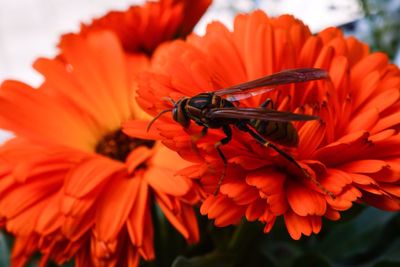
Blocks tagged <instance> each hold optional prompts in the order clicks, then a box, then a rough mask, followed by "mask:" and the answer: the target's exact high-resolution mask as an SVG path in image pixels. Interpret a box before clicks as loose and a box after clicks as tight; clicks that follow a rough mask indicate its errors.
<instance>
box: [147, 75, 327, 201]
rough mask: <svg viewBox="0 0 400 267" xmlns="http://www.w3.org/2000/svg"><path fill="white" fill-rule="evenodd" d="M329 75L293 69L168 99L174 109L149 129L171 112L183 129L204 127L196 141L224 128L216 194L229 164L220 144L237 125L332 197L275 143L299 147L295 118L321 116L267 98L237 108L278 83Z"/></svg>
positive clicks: (224, 141)
mask: <svg viewBox="0 0 400 267" xmlns="http://www.w3.org/2000/svg"><path fill="white" fill-rule="evenodd" d="M328 77H329V76H328V73H327V72H326V71H325V70H322V69H317V68H300V69H292V70H286V71H282V72H278V73H274V74H272V75H268V76H264V77H261V78H259V79H256V80H252V81H248V82H245V83H241V84H237V85H233V86H231V87H227V88H224V89H220V90H217V91H215V92H205V93H200V94H198V95H195V96H193V97H183V98H181V99H179V100H178V101H176V102H175V101H174V100H173V99H170V98H169V100H170V101H171V102H172V104H173V108H172V109H166V110H163V111H161V112H160V113H159V114H158V115H157V116H156V117H154V119H153V120H152V121H151V122H150V123H149V125H148V127H147V130H149V129H150V127H151V126H152V124H153V123H154V122H155V121H156V120H157V119H158V118H159V117H160V116H161V115H162V114H164V113H166V112H172V117H173V119H174V120H175V121H176V122H178V123H179V124H180V125H182V126H183V127H184V128H188V127H189V125H190V122H191V121H194V122H195V123H196V124H198V125H200V126H203V129H202V131H201V133H200V134H199V135H198V136H197V137H196V138H195V139H196V140H197V139H198V138H201V137H202V136H204V135H206V134H207V130H208V129H209V128H211V129H222V131H223V132H224V133H225V137H224V138H223V139H221V140H220V141H219V142H217V143H216V144H215V148H216V150H217V151H218V154H219V156H220V157H221V159H222V161H223V164H224V169H223V171H222V174H221V177H220V179H219V181H218V184H217V188H216V191H215V194H216V193H217V192H218V191H219V188H220V186H221V184H222V181H223V179H224V177H225V172H226V168H227V164H228V163H227V162H228V161H227V158H226V157H225V155H224V153H223V152H222V150H221V146H222V145H226V144H228V143H229V142H230V141H231V140H232V126H234V127H236V128H237V129H239V130H240V131H243V132H246V133H248V134H249V135H251V136H252V137H253V138H254V139H255V140H256V141H257V142H259V143H260V144H262V145H263V146H266V147H269V148H271V149H273V150H275V151H276V152H277V153H279V154H280V155H282V156H283V157H284V158H286V159H287V160H288V161H290V162H291V163H292V164H294V165H295V166H296V167H297V168H299V169H300V170H301V171H302V173H303V174H304V175H305V176H306V177H308V178H310V179H312V181H313V182H314V183H315V184H316V185H317V186H318V187H319V188H320V189H321V190H323V191H324V192H325V193H326V194H328V195H330V196H332V193H330V192H329V191H328V190H327V189H325V188H324V187H323V186H322V185H321V184H320V183H319V182H318V181H316V180H315V179H313V178H311V176H310V175H309V173H308V172H307V171H306V170H305V169H303V168H302V167H301V166H300V164H299V163H298V162H297V161H296V160H295V159H294V158H293V157H292V156H291V155H290V154H288V153H286V152H285V151H283V150H282V149H280V148H279V147H278V146H276V145H275V143H276V144H279V145H282V146H286V147H296V146H297V145H298V143H299V136H298V133H297V130H296V128H295V127H294V125H293V123H292V121H308V120H317V119H319V117H317V116H311V115H305V114H296V113H292V112H283V111H277V110H274V107H273V102H272V100H271V99H267V100H266V101H265V102H264V103H262V104H261V105H260V106H259V107H237V106H235V104H234V103H235V102H237V101H239V100H242V99H245V98H249V97H252V96H256V95H260V94H264V93H267V92H269V91H272V90H275V88H276V86H278V85H283V84H290V83H299V82H307V81H313V80H321V79H327V78H328Z"/></svg>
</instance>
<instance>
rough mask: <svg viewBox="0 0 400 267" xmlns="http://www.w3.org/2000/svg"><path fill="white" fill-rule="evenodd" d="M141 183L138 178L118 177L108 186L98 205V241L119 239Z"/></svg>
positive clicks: (96, 227)
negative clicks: (118, 236)
mask: <svg viewBox="0 0 400 267" xmlns="http://www.w3.org/2000/svg"><path fill="white" fill-rule="evenodd" d="M140 182H141V179H139V178H136V177H128V176H126V175H118V176H114V177H113V179H112V181H110V182H109V183H108V184H107V190H104V191H103V193H102V197H101V198H100V200H99V201H98V202H97V203H96V225H95V231H96V235H97V239H98V240H102V241H105V242H107V241H109V240H114V239H116V238H117V235H118V234H119V232H120V231H121V228H122V226H123V225H124V224H125V222H126V220H127V218H128V215H129V214H130V212H131V210H132V206H133V203H134V201H135V198H136V197H137V195H138V191H139V190H140V189H139V188H140ZM110 218H112V219H110Z"/></svg>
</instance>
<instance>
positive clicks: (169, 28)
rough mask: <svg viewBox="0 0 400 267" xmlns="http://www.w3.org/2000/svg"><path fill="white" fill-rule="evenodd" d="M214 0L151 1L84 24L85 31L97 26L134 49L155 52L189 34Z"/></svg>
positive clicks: (96, 28)
mask: <svg viewBox="0 0 400 267" xmlns="http://www.w3.org/2000/svg"><path fill="white" fill-rule="evenodd" d="M211 2H212V0H197V1H190V0H160V1H158V2H154V1H147V2H146V3H145V4H144V5H143V6H132V7H130V8H129V9H128V10H127V11H111V12H109V13H108V14H106V15H105V16H103V17H101V18H98V19H94V20H93V22H92V23H91V24H88V25H85V24H83V25H82V34H86V33H87V32H91V31H94V30H98V29H100V30H104V29H106V30H111V31H113V32H115V33H116V34H117V36H118V38H119V39H120V40H121V43H122V45H123V47H124V49H125V50H126V51H127V52H130V53H140V52H142V53H145V54H151V53H152V52H153V51H154V49H156V48H157V46H158V45H159V44H161V43H163V42H166V41H169V40H172V39H175V38H179V37H185V36H186V35H188V34H189V33H190V32H191V31H192V29H193V27H194V26H195V25H196V23H197V22H198V21H199V19H200V18H201V16H202V15H203V13H204V12H205V11H206V10H207V8H208V6H209V5H210V4H211Z"/></svg>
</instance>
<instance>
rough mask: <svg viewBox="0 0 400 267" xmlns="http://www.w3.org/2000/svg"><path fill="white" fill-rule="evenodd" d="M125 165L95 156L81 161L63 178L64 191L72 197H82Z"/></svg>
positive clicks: (102, 183)
mask: <svg viewBox="0 0 400 267" xmlns="http://www.w3.org/2000/svg"><path fill="white" fill-rule="evenodd" d="M124 168H125V166H124V165H123V164H121V163H119V162H117V161H114V160H110V159H108V158H105V157H101V156H96V157H92V158H89V159H87V160H86V161H84V162H81V163H80V164H79V165H78V166H77V167H76V168H75V169H73V170H71V171H70V172H69V173H68V175H67V177H66V178H65V185H64V193H65V194H66V195H70V196H74V197H77V198H79V197H83V196H85V195H86V194H89V193H90V192H92V191H93V190H95V189H99V188H100V187H101V186H104V183H106V182H107V181H108V179H110V177H111V176H112V175H113V174H115V173H116V172H118V171H122V170H123V169H124Z"/></svg>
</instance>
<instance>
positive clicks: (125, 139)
mask: <svg viewBox="0 0 400 267" xmlns="http://www.w3.org/2000/svg"><path fill="white" fill-rule="evenodd" d="M139 146H146V147H148V148H152V147H153V146H154V141H151V140H144V139H139V138H132V137H129V136H127V135H126V134H124V133H123V132H122V131H121V130H117V131H115V132H113V133H110V134H108V135H106V136H104V137H103V139H102V140H101V141H100V142H99V143H98V144H97V145H96V153H98V154H100V155H103V156H106V157H108V158H112V159H115V160H118V161H122V162H125V159H126V157H127V156H128V155H129V153H130V152H131V151H132V150H134V149H135V148H137V147H139Z"/></svg>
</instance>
